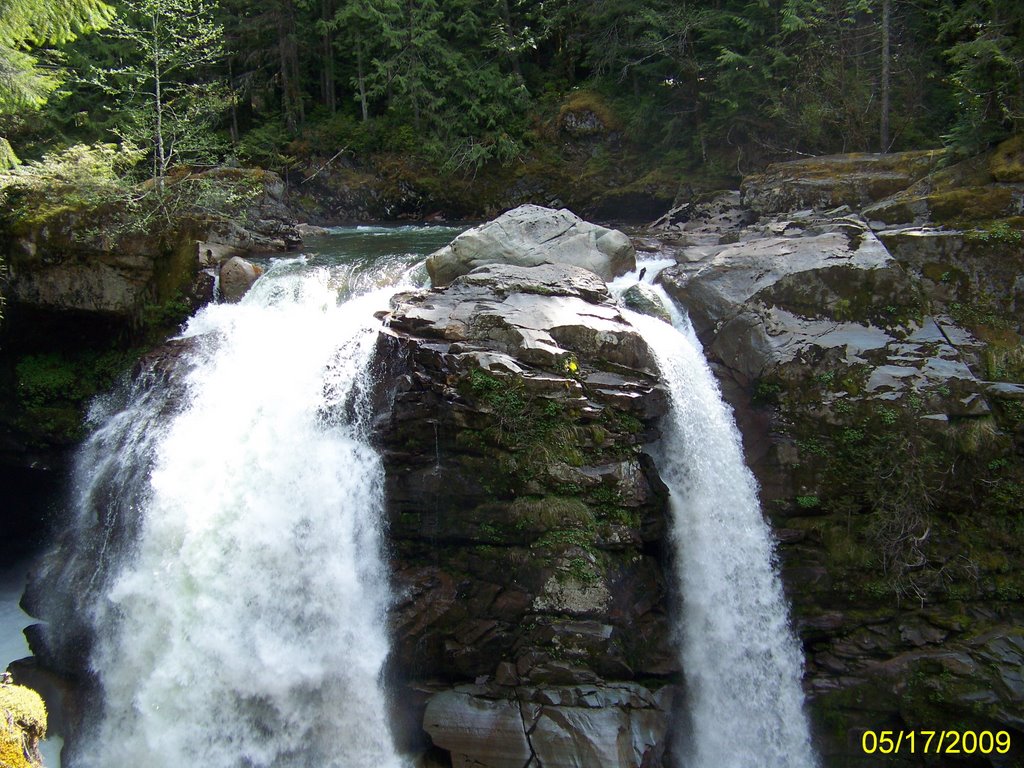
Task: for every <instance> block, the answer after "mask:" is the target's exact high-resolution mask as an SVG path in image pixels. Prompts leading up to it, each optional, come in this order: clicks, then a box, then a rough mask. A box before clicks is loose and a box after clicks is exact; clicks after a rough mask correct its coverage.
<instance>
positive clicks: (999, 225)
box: [964, 221, 1024, 245]
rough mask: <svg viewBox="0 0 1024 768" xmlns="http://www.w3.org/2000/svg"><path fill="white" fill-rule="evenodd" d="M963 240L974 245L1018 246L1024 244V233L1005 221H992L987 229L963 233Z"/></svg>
mask: <svg viewBox="0 0 1024 768" xmlns="http://www.w3.org/2000/svg"><path fill="white" fill-rule="evenodd" d="M964 236H965V238H966V239H967V240H968V241H970V242H975V243H1005V244H1006V245H1020V244H1021V243H1024V232H1022V231H1021V230H1020V229H1019V228H1017V227H1012V226H1010V224H1008V223H1007V222H1005V221H994V222H992V223H991V224H989V225H988V226H987V227H982V228H979V229H970V230H968V231H967V232H966V233H964Z"/></svg>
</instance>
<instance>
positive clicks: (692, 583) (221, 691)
mask: <svg viewBox="0 0 1024 768" xmlns="http://www.w3.org/2000/svg"><path fill="white" fill-rule="evenodd" d="M456 231H457V230H444V229H440V228H438V229H436V230H435V231H433V232H431V233H430V234H429V236H426V235H423V234H410V233H408V232H406V233H405V234H403V233H402V231H401V230H395V229H386V228H359V229H358V230H356V229H352V230H344V231H339V232H337V233H335V235H334V236H333V237H332V238H330V239H329V240H325V241H323V242H322V243H321V244H319V245H320V248H319V249H318V250H316V251H315V252H316V253H317V254H318V255H308V256H303V257H299V258H294V259H281V260H277V261H274V262H272V263H271V264H270V265H269V269H268V271H267V274H266V275H264V277H262V278H261V279H260V280H259V281H258V282H257V284H256V285H255V286H254V288H253V289H252V290H251V291H250V292H249V294H247V295H246V297H245V298H244V299H243V301H242V302H241V303H239V304H236V305H223V304H221V305H213V306H209V307H206V308H204V309H203V310H201V311H200V312H199V313H198V314H197V315H196V316H195V317H194V318H193V319H192V320H191V321H190V322H189V324H188V325H187V327H186V328H185V330H184V332H183V334H182V337H181V338H182V341H181V342H179V343H180V344H182V345H184V346H185V347H186V350H185V352H183V353H182V361H181V362H180V363H179V366H178V370H186V371H187V373H185V374H182V375H184V376H185V379H184V384H183V385H182V387H183V390H182V392H181V393H179V395H178V396H177V399H176V400H175V397H173V396H172V395H170V394H167V393H166V392H163V394H160V395H159V396H155V395H154V392H162V391H163V390H161V386H162V385H160V383H159V382H157V383H156V384H154V385H150V386H149V387H148V388H141V389H140V388H139V387H138V386H137V387H136V390H135V392H134V394H133V395H131V396H129V397H127V398H122V399H121V401H120V402H117V401H116V398H115V399H111V400H110V401H109V402H107V403H106V404H104V403H100V404H99V405H97V411H96V430H95V432H94V435H93V437H92V438H91V439H90V440H89V441H88V442H87V444H86V445H85V446H84V448H83V450H82V452H81V454H80V457H79V464H78V467H79V469H78V472H77V478H76V483H75V485H76V489H77V491H76V492H77V495H78V508H79V510H80V511H79V515H80V517H81V519H82V521H83V522H82V525H83V530H84V528H86V527H88V520H90V519H92V520H95V519H97V518H99V519H104V518H105V519H107V520H109V521H111V524H110V525H108V526H107V528H106V529H104V530H103V531H101V533H100V535H99V538H98V540H97V541H96V542H94V544H93V545H91V546H92V548H93V552H94V553H99V558H98V559H99V560H100V561H101V565H102V567H101V568H100V570H97V571H96V573H95V574H94V576H93V579H94V580H96V581H98V582H101V583H102V585H103V586H102V589H101V590H100V593H101V596H100V598H99V599H98V600H96V603H95V605H94V606H93V607H92V609H91V611H90V613H89V621H90V623H91V626H92V630H93V633H94V634H95V636H96V638H97V640H96V644H95V647H94V649H93V653H92V658H91V664H92V668H93V669H94V671H95V672H96V676H97V679H98V680H99V681H100V685H101V690H102V698H103V704H102V710H101V712H100V714H99V716H97V717H94V718H91V719H92V721H93V725H92V726H91V727H90V728H88V729H87V732H86V734H85V735H84V739H83V743H82V746H81V747H80V748H78V749H77V750H76V757H75V760H74V763H73V764H74V766H75V767H76V768H79V767H81V768H101V767H102V768H129V767H132V768H134V767H135V766H147V768H181V766H185V765H203V766H211V768H263V767H269V766H274V768H369V767H371V766H372V767H373V768H398V767H399V766H402V765H403V764H404V762H403V760H402V758H401V757H400V756H398V755H397V754H396V751H395V749H394V746H393V744H392V741H391V737H390V732H389V723H388V708H387V703H386V698H385V695H384V692H383V691H382V689H381V669H382V666H383V664H384V661H385V657H386V655H387V650H388V648H387V638H386V633H385V629H384V617H385V613H386V610H387V607H388V600H389V596H388V590H387V574H386V573H385V571H384V566H383V564H382V559H381V541H380V529H379V525H380V520H381V516H382V467H381V463H380V460H379V458H378V456H377V454H376V453H375V451H374V450H373V449H372V448H371V446H370V445H369V442H368V440H367V437H366V434H365V429H366V426H367V425H366V423H365V421H366V419H367V417H368V408H369V401H368V398H367V393H368V392H369V391H370V390H371V389H372V387H373V386H374V382H372V381H368V380H367V379H368V376H369V374H368V370H367V363H368V361H369V359H370V357H371V355H372V352H373V345H374V341H375V337H376V329H377V328H378V327H379V321H376V320H375V319H374V313H375V311H377V310H380V309H382V308H385V307H386V306H387V300H388V298H389V297H390V296H391V295H393V294H394V293H395V292H396V291H397V290H399V288H401V287H412V285H413V283H414V282H422V275H421V274H418V273H417V270H418V269H419V270H421V269H422V268H421V267H414V266H413V265H414V264H415V263H416V262H417V261H418V259H419V258H421V255H422V254H423V253H426V252H429V251H430V250H433V249H434V248H436V247H438V246H440V245H442V244H444V243H446V242H448V241H449V240H450V239H451V237H453V236H454V234H455V233H456ZM403 237H408V238H413V239H414V240H415V243H413V244H412V245H410V244H408V243H405V241H404V240H402V238H403ZM396 238H397V239H396ZM417 238H418V239H417ZM315 247H316V244H314V248H315ZM648 266H649V267H652V269H651V274H649V275H648V276H647V282H650V280H651V279H652V278H653V277H654V274H655V272H656V270H657V268H659V267H663V266H665V264H664V263H660V262H658V263H649V264H648ZM635 281H636V277H635V275H634V276H632V277H627V278H625V279H624V280H620V281H617V282H616V283H615V284H613V286H612V288H613V290H614V291H616V292H619V291H621V289H622V288H624V287H625V286H626V285H628V284H629V283H631V282H635ZM629 317H630V320H631V321H632V322H633V323H634V324H636V325H637V327H638V328H639V329H640V330H641V332H642V333H643V335H644V337H645V339H646V340H647V341H648V343H649V344H650V345H651V347H652V349H653V350H654V352H655V354H656V356H657V358H658V361H659V364H660V366H661V370H662V375H663V378H664V381H665V384H666V387H667V389H669V391H670V392H671V400H672V411H671V414H670V415H669V417H667V418H666V423H665V425H664V429H663V431H664V439H663V441H662V444H661V447H660V454H659V457H658V466H659V469H660V472H661V474H662V476H663V478H664V480H665V482H666V484H667V485H668V487H669V488H670V490H671V503H672V511H673V515H674V529H673V541H674V545H675V547H676V548H677V551H678V558H677V560H678V564H679V567H678V570H679V577H680V593H681V595H682V604H683V610H682V614H681V621H680V626H681V629H680V634H679V643H680V648H681V651H680V653H681V663H682V666H683V668H684V669H685V671H686V672H685V673H686V685H687V691H688V721H689V726H688V727H687V728H686V729H685V730H686V735H685V737H684V742H685V743H683V744H682V745H681V746H680V748H679V750H678V751H680V752H681V754H682V757H681V766H683V767H684V768H813V766H814V765H815V764H816V761H815V757H814V755H813V751H812V749H811V746H810V740H809V736H808V728H807V723H806V719H805V717H804V714H803V712H802V694H801V690H800V675H801V657H800V651H799V648H798V646H797V643H796V641H795V639H794V637H793V634H792V632H791V631H790V629H789V626H788V620H787V611H786V606H785V602H784V599H783V595H782V590H781V586H780V582H779V579H778V577H777V575H776V573H775V570H774V562H773V548H772V544H771V538H770V534H769V531H768V529H767V527H766V525H765V523H764V520H763V518H762V516H761V512H760V509H759V507H758V503H757V493H756V487H755V483H754V480H753V478H752V476H751V474H750V472H749V471H748V470H747V469H746V468H745V467H744V465H743V461H742V453H741V449H740V444H739V438H738V434H737V431H736V427H735V425H734V424H733V422H732V418H731V414H730V413H729V411H728V409H727V407H726V406H725V405H724V404H723V402H722V399H721V396H720V394H719V392H718V389H717V387H716V385H715V383H714V379H713V376H712V374H711V372H710V370H709V369H708V366H707V364H706V362H705V361H704V358H703V355H702V353H701V352H700V349H699V345H697V344H696V342H695V339H693V338H692V333H690V334H687V333H686V332H685V328H686V325H685V321H683V320H682V319H681V318H679V317H677V320H678V321H679V322H678V323H677V324H678V326H679V327H678V328H674V327H672V326H670V325H668V324H667V323H664V322H662V321H659V320H655V319H652V318H649V317H645V316H641V315H636V314H633V313H629ZM680 329H682V330H680ZM182 364H183V365H184V368H182V367H181V366H182ZM164 389H166V387H165V388H164ZM118 515H121V516H122V517H124V518H125V519H127V518H131V519H132V520H135V521H136V522H135V524H134V527H132V526H128V528H127V530H128V531H129V533H128V534H127V535H126V536H122V538H126V539H127V543H125V541H120V542H119V541H118V540H117V535H116V534H115V530H116V529H117V528H118V525H117V524H116V521H115V518H116V517H117V516H118ZM120 527H121V528H122V529H124V528H125V526H124V524H123V521H122V524H121V526H120ZM93 529H95V525H93ZM92 535H93V538H96V534H95V533H93V534H92ZM83 536H84V534H83Z"/></svg>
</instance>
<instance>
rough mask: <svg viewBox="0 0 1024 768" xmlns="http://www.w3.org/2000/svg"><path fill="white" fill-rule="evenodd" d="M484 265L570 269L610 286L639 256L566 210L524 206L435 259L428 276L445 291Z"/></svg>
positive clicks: (619, 237) (621, 239)
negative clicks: (587, 273) (585, 272)
mask: <svg viewBox="0 0 1024 768" xmlns="http://www.w3.org/2000/svg"><path fill="white" fill-rule="evenodd" d="M485 264H511V265H514V266H520V267H535V266H538V265H541V264H571V265H573V266H577V267H582V268H584V269H589V270H590V271H591V272H594V273H595V274H597V275H598V276H600V277H601V279H602V280H611V279H612V278H614V277H616V276H618V275H622V274H625V273H626V272H629V271H630V270H632V269H634V268H635V267H636V252H635V251H634V250H633V245H632V243H630V241H629V238H628V237H626V236H625V235H624V234H622V233H621V232H619V231H618V230H616V229H607V228H605V227H602V226H599V225H597V224H591V223H590V222H588V221H584V220H583V219H581V218H580V217H579V216H577V215H576V214H574V213H572V211H569V210H566V209H565V208H562V209H561V210H554V209H551V208H544V207H542V206H539V205H521V206H519V207H518V208H515V209H514V210H511V211H508V212H507V213H504V214H502V215H501V216H499V217H498V218H496V219H495V220H494V221H490V222H488V223H486V224H483V225H481V226H479V227H474V228H473V229H470V230H467V231H466V232H463V233H462V234H461V235H459V236H458V237H457V238H455V240H453V241H452V242H451V244H450V245H446V246H445V247H444V248H441V249H440V250H438V251H436V252H435V253H433V254H431V256H430V257H429V258H428V259H427V271H428V272H429V273H430V279H431V280H432V281H433V283H434V285H435V286H444V285H447V284H448V283H450V282H451V281H452V280H454V279H455V278H456V277H458V276H459V275H464V274H466V273H468V272H470V271H472V270H473V269H476V268H477V267H480V266H483V265H485Z"/></svg>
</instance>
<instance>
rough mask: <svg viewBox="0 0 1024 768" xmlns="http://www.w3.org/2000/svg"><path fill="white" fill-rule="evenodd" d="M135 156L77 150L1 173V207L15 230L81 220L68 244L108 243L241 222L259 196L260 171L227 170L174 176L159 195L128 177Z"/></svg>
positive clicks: (134, 152) (110, 147)
mask: <svg viewBox="0 0 1024 768" xmlns="http://www.w3.org/2000/svg"><path fill="white" fill-rule="evenodd" d="M142 154H143V153H142V152H141V151H140V150H138V149H136V148H134V147H132V146H126V145H121V146H117V145H114V144H94V145H91V146H87V145H83V144H77V145H74V146H72V147H69V148H68V149H66V150H63V151H60V152H55V153H52V154H49V155H46V156H44V157H43V158H42V159H41V160H39V161H35V162H29V163H25V164H24V165H20V166H18V167H17V168H14V169H12V170H10V171H8V172H6V173H2V174H0V201H3V202H6V205H7V207H8V209H9V214H8V215H9V216H11V217H12V218H13V223H14V224H15V225H16V226H30V227H31V226H38V225H41V224H44V223H46V222H48V221H50V220H52V219H54V218H55V217H58V216H60V215H62V214H76V215H82V216H83V217H84V218H83V219H82V220H81V221H79V222H77V224H76V226H75V228H74V233H73V235H74V237H75V238H78V239H80V240H83V241H91V242H94V243H101V244H109V243H110V241H111V240H112V239H114V238H117V237H119V236H122V235H125V234H134V233H148V234H159V233H161V232H165V231H173V230H175V229H177V228H179V227H180V226H181V225H182V224H183V222H185V221H187V220H195V219H216V218H221V217H224V218H233V219H236V220H239V219H241V220H243V221H244V217H245V215H246V212H247V210H248V209H249V208H250V207H251V206H252V205H253V203H254V202H255V201H256V199H257V197H258V196H259V195H260V194H262V189H263V177H262V174H261V173H260V172H249V171H229V170H220V171H211V172H207V173H200V174H191V173H188V174H183V175H179V176H175V177H173V178H171V179H170V180H168V181H167V182H166V183H165V184H164V185H163V188H162V190H158V189H157V188H156V187H155V185H153V184H152V183H138V182H137V181H136V180H135V178H134V171H135V169H136V167H137V164H138V163H139V162H140V159H141V157H142ZM103 247H107V246H106V245H105V246H103Z"/></svg>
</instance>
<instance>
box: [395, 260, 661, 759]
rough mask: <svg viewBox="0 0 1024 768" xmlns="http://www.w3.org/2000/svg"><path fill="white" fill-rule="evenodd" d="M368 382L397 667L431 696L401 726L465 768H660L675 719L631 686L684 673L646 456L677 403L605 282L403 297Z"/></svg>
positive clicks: (572, 271)
mask: <svg viewBox="0 0 1024 768" xmlns="http://www.w3.org/2000/svg"><path fill="white" fill-rule="evenodd" d="M377 365H378V367H379V370H378V372H377V380H381V381H388V382H391V387H390V388H389V389H388V391H382V392H380V393H378V395H379V396H380V397H381V418H380V420H379V421H378V425H377V438H378V442H379V444H380V445H381V448H382V452H383V461H384V466H385V470H386V478H387V479H386V494H387V508H388V515H389V532H390V536H391V541H392V552H393V559H394V568H395V574H396V576H395V581H396V586H397V588H398V590H399V592H400V594H401V598H400V600H399V601H398V603H397V604H396V606H395V609H394V612H393V637H394V654H393V658H394V664H395V665H396V667H398V669H399V670H400V677H401V678H403V679H405V680H408V681H409V685H410V688H411V689H412V690H411V692H410V695H409V696H406V697H402V699H403V701H406V702H415V700H416V692H417V691H423V690H426V689H430V690H431V691H432V694H433V695H432V697H431V698H430V699H429V703H426V702H423V701H421V702H420V704H418V705H414V704H412V703H409V704H408V706H410V707H412V708H413V710H414V711H411V712H408V713H407V714H406V716H407V718H408V719H409V720H410V721H412V722H415V723H417V724H420V723H422V727H423V728H424V729H425V731H426V734H429V736H430V737H431V739H432V742H433V744H434V746H435V747H438V748H441V749H444V750H446V751H448V752H449V753H450V755H451V760H452V764H453V765H462V766H468V765H487V766H506V765H507V766H511V765H517V766H521V765H525V764H527V761H528V760H529V759H531V756H532V755H535V756H536V758H537V759H539V760H541V762H542V763H543V764H544V765H579V766H582V765H587V766H601V765H609V766H610V765H631V766H639V765H641V764H644V765H655V764H657V763H656V762H654V761H653V760H651V761H649V762H643V760H644V759H645V758H644V755H646V754H647V753H650V754H651V755H660V752H661V750H663V749H664V747H665V742H666V736H665V732H666V723H667V718H666V717H665V715H664V713H663V712H662V711H661V710H659V709H657V707H655V705H654V704H652V703H651V701H652V700H653V699H652V697H653V694H652V693H651V692H650V691H646V693H644V694H643V696H641V695H640V694H637V696H634V697H633V698H630V696H629V695H626V694H624V693H622V691H621V690H620V687H621V686H633V685H635V683H636V680H637V679H638V678H643V679H644V680H650V679H651V678H652V676H653V677H656V678H658V679H660V683H658V684H650V685H656V686H657V687H665V686H664V683H667V682H669V680H671V678H670V677H669V676H670V675H672V674H673V673H675V672H677V670H678V662H677V660H676V657H675V654H674V653H673V652H672V650H671V643H670V630H669V625H668V621H667V613H668V607H667V601H668V594H667V591H666V586H665V582H664V573H665V571H664V568H665V564H664V563H663V562H661V561H660V559H659V556H658V554H657V552H655V549H656V547H652V545H653V542H655V541H657V540H658V539H659V538H660V537H661V536H662V535H663V532H664V528H665V513H666V509H665V491H664V486H663V485H662V483H661V481H660V479H659V478H658V476H657V472H656V471H655V469H654V467H653V463H652V461H651V460H650V458H649V457H648V456H647V455H646V454H645V453H644V450H643V446H644V445H646V444H647V443H649V442H650V441H652V440H654V439H656V436H657V427H656V425H657V422H658V419H659V417H660V416H661V415H663V414H664V413H665V411H666V409H667V399H666V396H665V393H664V391H663V390H662V389H661V388H660V387H659V386H658V385H657V383H656V366H655V363H654V359H653V357H652V356H651V352H650V350H649V349H648V347H647V345H646V343H645V342H644V340H643V338H642V337H641V336H640V334H639V333H638V332H637V331H636V330H635V329H634V328H633V327H632V326H630V325H629V324H628V322H627V321H626V320H625V318H624V316H623V315H622V314H621V312H620V310H619V309H618V307H617V306H616V304H615V303H614V302H613V300H612V299H611V296H610V294H609V292H608V288H607V286H606V285H605V283H604V282H603V281H602V280H601V279H600V278H598V277H597V276H596V275H595V274H593V273H592V272H589V271H587V270H585V269H582V268H579V267H573V266H566V265H557V264H556V265H543V266H537V267H529V268H527V267H518V266H509V265H489V266H484V267H480V268H478V269H476V270H474V271H473V272H471V273H469V274H467V275H463V276H461V277H458V278H456V279H455V280H454V281H453V282H452V283H451V284H450V285H448V286H447V287H445V288H443V289H434V290H431V291H427V292H421V293H415V294H406V295H402V296H399V297H397V298H396V301H395V306H394V309H393V311H392V312H391V313H390V314H389V315H388V317H387V318H386V327H385V330H384V332H383V333H382V335H381V338H380V344H379V354H378V362H377ZM438 680H444V681H448V685H447V686H444V687H443V688H442V689H441V690H438V684H437V681H438ZM480 681H487V686H486V688H485V689H479V690H478V689H477V687H474V686H473V684H475V683H479V682H480ZM460 684H461V685H463V686H469V688H464V687H460ZM558 686H569V687H570V688H569V689H567V690H564V691H562V693H560V694H559V695H558V696H556V697H555V698H553V699H550V698H549V699H546V700H540V699H537V698H535V697H537V696H543V695H547V694H546V693H545V692H548V693H550V692H551V691H552V690H553V688H554V687H558ZM581 686H582V688H581ZM583 688H587V689H593V696H592V697H589V698H586V701H583V700H582V699H580V696H581V694H580V690H582V689H583ZM609 688H611V689H614V690H615V691H618V692H619V693H618V694H616V695H614V696H613V695H612V693H608V692H607V690H606V689H609ZM471 689H472V690H471ZM559 690H561V689H559ZM645 690H646V689H645ZM601 691H606V693H607V695H605V694H604V693H601ZM619 694H621V695H619ZM550 695H552V696H554V694H550ZM645 697H646V698H645ZM634 699H635V700H634ZM641 699H643V701H641ZM643 702H647V703H643ZM424 704H425V705H426V709H425V711H424V710H422V709H416V706H419V707H422V706H424ZM638 709H643V712H638V711H635V710H638ZM524 717H525V718H526V719H527V720H528V721H529V722H530V726H529V727H528V728H525V729H524V726H523V721H524V720H523V719H524ZM606 726H607V728H606ZM424 738H425V736H424ZM419 746H421V747H422V745H419ZM410 747H411V748H413V749H415V748H416V747H417V745H416V744H415V743H413V744H411V745H410ZM620 757H621V759H620ZM617 761H618V762H617Z"/></svg>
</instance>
